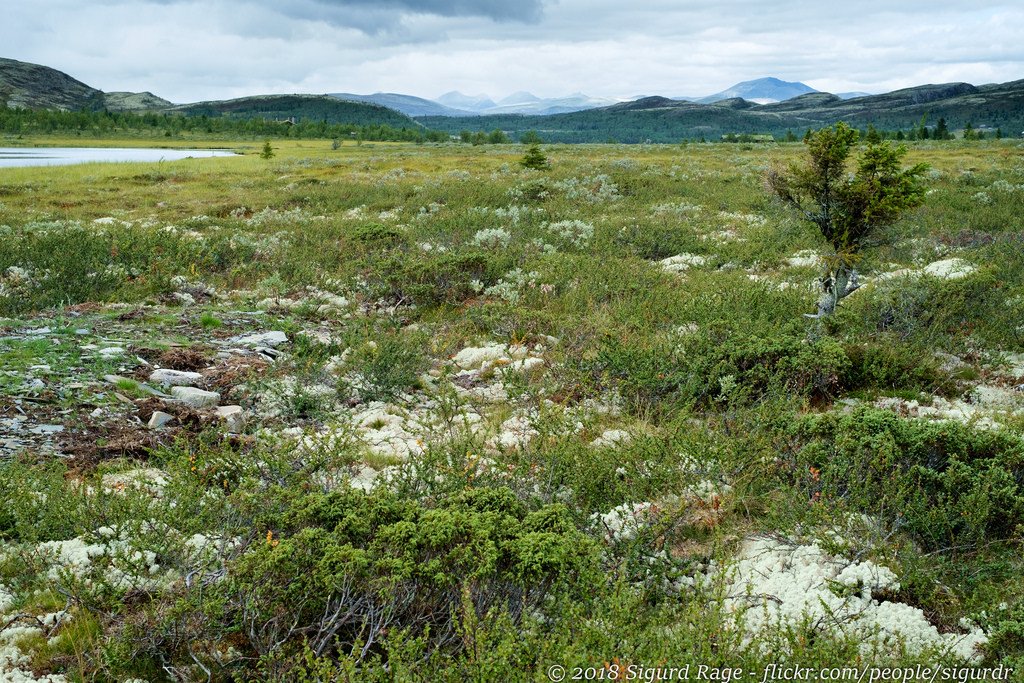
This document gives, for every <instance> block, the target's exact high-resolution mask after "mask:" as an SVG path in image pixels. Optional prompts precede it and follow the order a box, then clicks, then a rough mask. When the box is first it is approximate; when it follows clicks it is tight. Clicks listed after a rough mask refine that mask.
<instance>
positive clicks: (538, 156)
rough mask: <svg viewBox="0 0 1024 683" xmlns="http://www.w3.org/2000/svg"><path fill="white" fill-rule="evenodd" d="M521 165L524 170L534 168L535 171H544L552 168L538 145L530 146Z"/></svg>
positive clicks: (520, 161) (521, 160)
mask: <svg viewBox="0 0 1024 683" xmlns="http://www.w3.org/2000/svg"><path fill="white" fill-rule="evenodd" d="M519 163H520V165H521V166H522V167H523V168H532V169H533V170H535V171H543V170H545V169H547V168H550V167H551V162H550V161H548V158H547V157H546V156H544V152H542V151H540V146H538V145H530V146H529V148H528V149H527V150H526V154H524V155H523V158H522V159H520V160H519Z"/></svg>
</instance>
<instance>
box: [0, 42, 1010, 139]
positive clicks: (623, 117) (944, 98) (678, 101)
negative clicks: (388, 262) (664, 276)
mask: <svg viewBox="0 0 1024 683" xmlns="http://www.w3.org/2000/svg"><path fill="white" fill-rule="evenodd" d="M4 105H5V106H8V107H21V108H29V109H62V110H79V109H87V110H93V111H96V110H102V109H107V110H111V111H138V112H144V111H152V112H157V113H169V114H181V115H185V116H208V117H218V116H228V117H234V118H266V119H272V120H285V119H294V120H301V119H305V120H309V121H314V122H320V121H324V122H327V123H347V124H348V123H350V124H354V125H377V124H383V125H388V126H392V127H395V128H414V127H423V126H425V127H427V128H430V129H434V130H441V131H446V132H448V133H451V134H453V135H455V134H458V133H459V132H460V131H463V130H469V131H491V130H494V129H495V128H498V129H501V130H504V131H505V132H506V133H508V134H510V135H512V136H513V138H516V137H518V135H519V134H521V133H524V132H526V131H536V132H537V133H538V134H539V135H540V136H541V137H542V138H543V139H544V140H546V141H549V142H605V141H608V140H615V141H618V142H644V141H651V142H678V141H680V140H685V139H697V138H705V139H717V138H719V137H720V136H722V135H725V134H728V133H737V134H743V133H751V134H756V133H761V134H765V133H770V134H772V135H775V136H783V135H785V134H786V133H787V132H793V133H794V134H797V135H800V134H802V132H803V131H804V130H807V129H810V128H818V127H821V126H825V125H830V124H832V123H834V122H836V121H840V120H844V121H847V122H849V123H850V124H852V125H855V126H858V127H865V126H867V125H868V124H872V125H874V126H875V127H877V128H880V129H887V130H897V129H899V130H907V129H909V128H910V127H913V126H919V125H920V123H921V121H922V120H925V121H926V122H928V123H931V124H934V122H935V121H937V120H938V119H939V118H940V117H942V118H945V119H946V125H947V127H948V128H950V129H952V130H956V129H957V128H962V127H964V126H965V125H966V124H968V123H971V124H972V125H973V126H974V127H975V128H984V127H989V128H993V129H994V128H997V127H999V128H1001V129H1002V130H1003V131H1004V132H1005V133H1006V134H1009V135H1013V136H1015V137H1016V136H1018V135H1024V132H1022V131H1024V80H1020V81H1012V82H1010V83H1002V84H988V85H981V86H974V85H971V84H970V83H943V84H929V85H922V86H917V87H914V88H905V89H902V90H896V91H893V92H890V93H886V94H882V95H867V94H864V93H844V94H842V95H833V94H829V93H823V92H818V91H816V90H814V89H813V88H811V87H810V86H808V85H806V84H804V83H798V82H787V81H782V80H779V79H777V78H770V77H769V78H760V79H757V80H753V81H744V82H742V83H737V84H736V85H734V86H733V87H731V88H728V89H726V90H723V91H722V92H719V93H716V94H714V95H710V96H707V97H702V98H675V99H670V98H667V97H661V96H649V97H641V98H637V99H635V100H632V101H626V102H612V101H611V100H602V99H598V98H592V97H588V96H587V95H584V94H582V93H575V94H573V95H569V96H566V97H560V98H540V97H537V96H536V95H533V94H532V93H528V92H517V93H513V94H512V95H509V96H508V97H505V98H503V99H500V100H497V101H495V100H493V99H491V98H490V97H488V96H486V95H464V94H462V93H459V92H449V93H445V94H444V95H441V96H440V97H438V98H437V99H436V100H428V99H425V98H421V97H413V96H411V95H403V94H399V93H375V94H373V95H357V94H352V93H332V94H330V95H262V96H254V97H243V98H237V99H232V100H217V101H210V102H199V103H193V104H173V103H171V102H168V101H167V100H164V99H162V98H160V97H157V96H156V95H153V94H152V93H150V92H142V93H128V92H109V93H104V92H102V91H100V90H97V89H96V88H92V87H90V86H88V85H86V84H85V83H82V82H81V81H78V80H75V79H74V78H72V77H71V76H69V75H67V74H65V73H62V72H60V71H57V70H55V69H51V68H49V67H46V66H41V65H38V64H29V63H26V62H19V61H16V60H12V59H2V58H0V106H4ZM413 117H415V118H413Z"/></svg>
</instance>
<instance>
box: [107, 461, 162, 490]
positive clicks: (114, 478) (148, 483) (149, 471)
mask: <svg viewBox="0 0 1024 683" xmlns="http://www.w3.org/2000/svg"><path fill="white" fill-rule="evenodd" d="M102 484H103V490H104V491H106V492H108V493H121V494H124V493H127V492H128V491H143V492H145V493H148V494H149V495H152V496H154V497H157V498H159V497H160V496H162V495H163V491H164V487H165V486H167V473H166V472H164V471H163V470H160V469H157V468H155V467H145V468H137V469H132V470H127V471H124V472H112V473H109V474H104V475H103V479H102Z"/></svg>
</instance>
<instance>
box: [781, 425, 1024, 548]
mask: <svg viewBox="0 0 1024 683" xmlns="http://www.w3.org/2000/svg"><path fill="white" fill-rule="evenodd" d="M793 435H794V436H795V437H796V438H797V439H798V440H799V441H800V442H802V443H803V444H804V445H803V446H802V447H801V448H800V449H799V450H798V451H797V452H795V453H794V460H793V465H794V475H795V476H796V478H797V481H798V482H800V483H801V484H802V485H805V486H806V487H807V489H808V492H809V494H810V495H812V496H815V495H816V496H818V497H820V499H821V501H822V502H823V503H825V504H828V501H830V500H836V501H842V502H844V503H845V504H847V505H850V506H851V507H852V508H854V509H856V510H861V511H863V512H867V513H870V514H874V515H879V516H880V517H881V518H882V519H883V520H884V521H885V523H886V524H888V525H890V526H894V527H899V528H902V529H904V530H906V531H907V532H909V533H910V534H912V535H913V536H914V537H915V538H916V539H917V540H918V541H919V542H920V543H921V544H922V545H923V546H924V547H926V548H927V549H929V550H941V549H951V548H955V549H966V548H970V547H975V546H977V545H980V544H982V543H985V542H987V541H990V540H1003V539H1008V538H1011V537H1013V536H1014V535H1015V534H1017V533H1018V531H1019V530H1018V526H1019V525H1020V524H1022V523H1024V489H1022V488H1021V485H1022V483H1024V442H1022V441H1021V439H1020V437H1019V436H1017V435H1014V434H1011V433H1009V432H1006V431H1003V430H976V429H973V428H971V427H969V426H966V425H963V424H960V423H956V422H949V421H942V422H929V421H925V420H911V419H904V418H901V417H899V416H897V415H896V414H894V413H892V412H890V411H887V410H876V409H871V408H861V409H859V410H857V411H855V412H852V413H848V414H840V413H827V414H824V415H818V416H808V417H805V418H802V419H800V420H798V421H797V422H796V423H795V425H794V428H793ZM809 473H810V474H809Z"/></svg>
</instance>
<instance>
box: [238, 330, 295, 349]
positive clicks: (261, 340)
mask: <svg viewBox="0 0 1024 683" xmlns="http://www.w3.org/2000/svg"><path fill="white" fill-rule="evenodd" d="M231 341H232V342H233V343H235V344H240V345H242V346H248V347H249V348H259V347H267V348H271V349H273V348H277V347H278V346H280V345H281V344H284V343H286V342H287V341H288V335H286V334H285V333H284V332H280V331H276V330H275V331H273V332H259V333H256V334H247V335H243V336H241V337H235V338H234V339H233V340H231Z"/></svg>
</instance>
